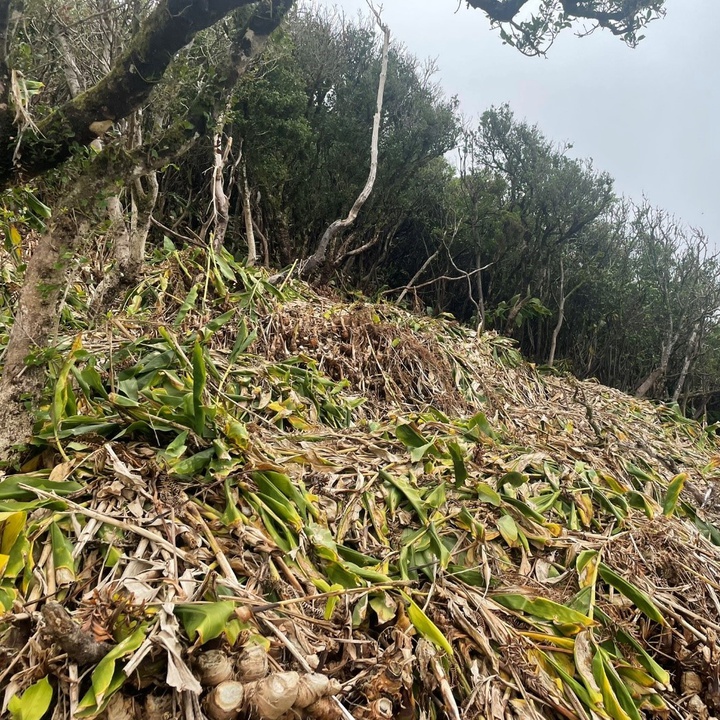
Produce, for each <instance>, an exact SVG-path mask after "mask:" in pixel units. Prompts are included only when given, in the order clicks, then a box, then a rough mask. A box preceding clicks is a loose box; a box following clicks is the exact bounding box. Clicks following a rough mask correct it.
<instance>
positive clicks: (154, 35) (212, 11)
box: [0, 0, 294, 188]
mask: <svg viewBox="0 0 720 720" xmlns="http://www.w3.org/2000/svg"><path fill="white" fill-rule="evenodd" d="M0 2H7V0H0ZM293 2H294V0H279V1H277V0H276V1H275V2H271V0H264V2H262V3H259V5H258V8H257V10H256V11H255V13H254V14H253V16H252V19H251V21H250V23H249V24H248V26H247V28H246V32H245V34H244V36H243V38H242V40H241V42H240V44H239V46H238V48H237V52H236V56H235V58H234V59H235V72H234V73H233V78H232V79H233V80H234V79H237V77H239V76H240V75H241V74H242V73H243V72H244V70H245V69H246V67H247V64H248V63H249V61H250V60H251V59H252V57H253V56H254V55H256V54H257V52H259V50H261V49H262V47H263V46H264V44H265V41H266V40H267V37H268V35H269V34H270V33H272V31H273V30H275V28H276V27H277V26H278V24H279V23H280V21H281V20H282V18H283V17H284V15H285V14H286V13H287V11H288V10H289V8H290V7H292V5H293ZM250 4H252V0H215V1H214V2H212V3H209V2H204V1H202V0H162V2H160V3H159V4H158V6H157V7H156V9H155V10H154V11H153V12H152V13H151V14H150V15H149V16H148V17H147V18H146V19H145V21H144V22H143V23H142V25H141V27H140V29H139V31H138V32H137V33H136V34H135V36H134V37H133V39H132V41H131V42H130V45H129V47H128V49H127V51H126V52H125V53H124V54H123V55H122V57H120V58H119V60H118V61H117V62H116V63H115V65H114V66H113V68H112V69H111V71H110V72H109V73H108V74H107V75H106V76H105V77H104V78H103V79H102V80H101V81H100V82H98V83H97V84H96V85H95V86H93V87H92V88H90V89H89V90H87V91H86V92H84V93H81V94H80V95H78V96H77V97H76V98H73V99H72V100H71V101H69V102H67V103H65V104H64V105H62V106H61V107H59V108H57V109H56V110H54V111H53V112H52V113H51V114H50V115H49V116H48V117H47V118H45V120H43V121H42V122H40V123H38V128H39V133H38V134H37V135H36V136H34V137H26V138H25V139H24V140H23V143H22V146H21V148H20V155H19V158H18V161H17V167H13V165H12V160H11V156H12V153H9V152H7V150H5V152H0V188H1V187H3V186H5V185H7V184H8V182H9V181H10V180H11V179H12V178H13V177H14V176H20V177H24V178H27V177H33V176H36V175H39V174H40V173H42V172H45V171H46V170H49V169H51V168H53V167H56V166H57V165H59V164H60V163H62V162H63V161H64V160H66V159H67V158H68V157H69V156H70V153H71V152H72V148H73V146H74V145H75V144H81V145H87V144H89V143H90V142H92V141H93V140H94V139H95V137H97V135H98V134H101V133H102V132H104V131H106V130H107V128H108V127H109V126H110V125H111V124H112V123H114V122H116V121H118V120H120V119H122V118H124V117H127V116H128V115H129V114H130V113H131V112H133V111H134V110H135V109H137V108H138V107H139V106H140V105H141V104H142V103H143V102H144V101H145V100H146V99H147V97H148V96H149V94H150V92H151V91H152V89H153V88H154V87H155V85H156V84H157V83H158V82H160V81H161V80H162V77H163V75H164V73H165V71H166V69H167V68H168V66H169V65H170V63H171V62H172V60H173V58H174V56H175V55H176V53H177V52H178V51H179V50H181V49H182V48H183V47H185V46H186V45H187V44H188V43H189V42H190V41H191V40H192V39H193V38H194V37H195V35H196V34H197V33H198V32H200V31H201V30H204V29H205V28H208V27H210V26H211V25H213V24H214V23H216V22H217V21H218V20H220V19H222V18H223V17H225V16H226V15H228V14H229V13H230V12H232V11H233V10H236V9H238V8H240V7H243V6H245V5H250ZM0 82H1V81H0ZM197 129H198V131H200V132H202V131H203V130H204V128H197Z"/></svg>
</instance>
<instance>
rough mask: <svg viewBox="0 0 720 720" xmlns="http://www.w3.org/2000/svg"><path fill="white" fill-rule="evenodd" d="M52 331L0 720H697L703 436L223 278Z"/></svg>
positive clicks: (8, 594) (377, 310) (710, 433)
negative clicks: (42, 716) (44, 715)
mask: <svg viewBox="0 0 720 720" xmlns="http://www.w3.org/2000/svg"><path fill="white" fill-rule="evenodd" d="M72 292H73V294H74V295H73V298H71V299H72V303H71V304H70V307H73V308H81V307H82V298H83V297H85V296H86V291H85V289H84V288H82V286H80V285H77V286H75V287H74V288H73V289H72ZM82 317H84V315H83V314H82V312H81V311H80V310H78V317H77V318H76V322H75V325H76V330H77V335H75V336H74V337H66V338H65V339H64V344H63V345H61V347H60V353H59V355H58V357H57V358H55V359H54V360H53V363H54V367H55V373H54V379H53V382H52V384H51V386H50V387H48V389H47V393H46V398H45V402H44V404H43V406H42V407H41V409H40V413H39V416H38V424H37V426H36V430H35V434H34V440H33V445H32V446H30V447H28V448H27V449H26V451H25V454H24V464H23V466H22V467H20V468H17V469H15V470H11V469H6V470H5V471H4V475H3V477H2V479H1V480H0V604H2V608H3V615H2V616H1V618H0V687H2V688H3V689H4V695H3V696H2V698H1V700H0V701H1V702H2V713H3V717H5V716H12V717H27V716H28V715H27V714H23V713H27V712H28V709H29V708H30V707H32V708H35V710H34V712H36V713H37V712H39V711H40V710H41V709H43V708H45V709H47V711H48V713H49V714H48V717H53V718H57V719H58V720H59V719H61V718H71V717H78V718H84V717H103V718H110V717H120V716H124V717H130V718H133V717H137V718H140V717H163V716H164V717H177V718H201V717H211V718H218V719H225V718H236V717H249V718H282V719H283V720H290V718H298V717H300V718H316V719H318V720H319V719H321V718H344V719H345V720H347V719H348V718H355V720H361V719H362V720H369V719H370V718H373V719H379V718H415V717H417V718H420V717H435V718H453V719H454V720H457V718H507V719H508V720H510V719H511V718H519V717H520V718H540V717H542V718H566V719H570V718H578V719H582V720H586V719H588V718H593V719H594V718H614V719H615V720H627V718H631V719H632V720H638V719H639V718H642V717H655V716H657V717H659V718H666V717H668V718H669V717H673V718H680V717H706V718H709V717H710V716H712V715H714V714H717V712H718V710H719V709H720V694H719V693H718V679H719V678H718V674H717V673H718V669H717V668H718V652H719V650H718V645H717V633H718V631H720V599H719V598H718V594H719V593H720V551H719V550H718V545H719V544H720V533H719V532H718V530H717V529H716V526H715V521H716V511H715V506H716V497H715V483H716V479H717V473H718V471H717V467H718V464H719V463H718V457H720V455H719V454H718V445H717V442H716V440H715V435H714V428H704V427H702V426H700V425H699V424H697V423H695V422H692V421H689V420H687V419H685V418H683V417H681V416H680V415H679V414H678V413H676V412H675V411H674V410H673V408H672V407H665V406H661V407H658V406H654V405H652V404H650V403H648V402H645V401H642V400H637V399H634V398H631V397H628V396H626V395H623V394H622V393H620V392H618V391H615V390H611V389H608V388H605V387H602V386H600V385H598V384H595V383H592V382H578V381H575V380H573V379H572V378H569V377H563V376H561V375H558V374H556V373H546V374H543V373H540V372H539V371H538V370H537V369H536V368H534V367H533V366H531V365H528V364H526V363H524V362H522V360H521V359H520V357H519V355H518V353H517V351H516V350H515V349H514V347H513V344H512V342H511V341H508V340H505V339H503V338H501V337H498V336H496V335H493V334H484V335H481V336H478V335H477V334H476V333H473V332H471V331H470V330H468V329H466V328H463V327H461V326H460V325H458V324H456V323H454V322H453V321H452V320H449V319H445V320H442V319H439V320H436V319H431V318H427V317H422V316H416V315H411V314H410V313H407V312H405V311H403V310H400V309H398V308H397V307H394V306H391V305H385V304H377V305H374V304H370V303H368V302H355V303H352V304H350V303H346V302H343V301H341V300H339V299H337V298H333V297H321V296H318V295H317V294H315V293H314V292H313V291H311V290H310V289H309V288H308V287H307V286H306V285H304V284H302V283H299V282H296V281H295V280H293V279H292V278H286V280H285V283H284V285H283V286H281V287H276V286H274V285H273V284H271V283H270V282H268V280H267V277H266V275H265V274H264V271H262V270H257V269H251V268H246V267H243V266H241V265H239V264H237V263H235V262H234V261H233V259H232V258H231V257H230V255H229V254H227V253H225V252H224V251H221V252H219V253H217V254H215V253H213V252H210V253H209V254H206V253H205V252H204V251H201V250H199V249H194V250H189V251H182V252H178V251H176V250H174V249H173V248H172V247H171V246H170V244H169V243H166V248H165V252H164V253H163V256H162V257H159V256H158V257H156V260H155V264H153V265H151V267H150V268H149V272H148V275H147V277H146V279H145V280H144V281H143V283H142V284H141V285H139V286H137V288H135V289H134V290H132V291H131V292H130V293H129V294H128V295H127V297H126V298H124V300H123V304H122V307H118V308H117V309H116V312H115V314H114V315H112V316H111V317H110V318H109V319H108V320H107V322H106V324H105V325H104V326H102V327H96V328H95V329H93V330H89V329H88V330H83V324H82V323H83V320H82ZM58 618H60V619H61V621H62V622H65V623H68V622H69V623H70V624H68V625H67V628H68V631H67V635H68V637H69V636H70V635H72V636H73V637H75V638H76V639H77V641H78V642H77V643H76V644H75V645H71V644H68V642H67V641H66V640H65V639H63V637H62V633H58V632H57V631H56V630H54V629H53V628H54V623H55V624H56V621H57V619H58ZM81 646H82V648H84V649H85V650H87V649H88V648H89V649H90V650H92V651H93V652H95V651H98V649H100V651H98V652H97V654H96V655H92V656H91V655H90V654H88V653H86V652H80V650H78V647H81ZM82 648H81V649H82ZM35 716H36V717H39V715H37V714H36V715H35Z"/></svg>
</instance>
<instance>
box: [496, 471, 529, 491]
mask: <svg viewBox="0 0 720 720" xmlns="http://www.w3.org/2000/svg"><path fill="white" fill-rule="evenodd" d="M528 480H529V478H528V476H527V475H525V473H519V472H516V471H515V470H513V471H511V472H509V473H505V475H503V476H502V477H501V478H500V479H499V480H498V482H497V486H498V488H502V487H503V486H504V485H510V487H520V486H521V485H524V484H525V483H527V482H528Z"/></svg>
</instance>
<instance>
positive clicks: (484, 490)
mask: <svg viewBox="0 0 720 720" xmlns="http://www.w3.org/2000/svg"><path fill="white" fill-rule="evenodd" d="M475 492H476V493H477V496H478V499H479V500H480V501H481V502H484V503H488V504H490V505H492V506H494V507H500V506H501V505H502V504H503V501H502V498H501V497H500V496H499V495H498V494H497V493H496V492H495V490H493V489H492V488H491V487H490V486H489V485H488V484H487V483H478V484H477V485H475Z"/></svg>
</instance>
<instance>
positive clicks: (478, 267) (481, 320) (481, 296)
mask: <svg viewBox="0 0 720 720" xmlns="http://www.w3.org/2000/svg"><path fill="white" fill-rule="evenodd" d="M475 287H476V288H477V294H478V301H477V305H478V332H482V331H483V330H484V329H485V293H484V292H483V284H482V254H481V253H480V250H479V249H478V250H476V251H475Z"/></svg>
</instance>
